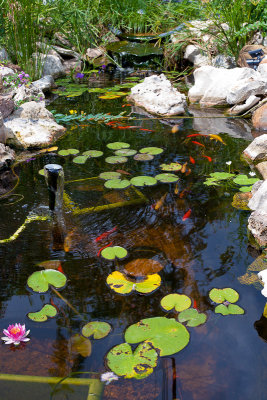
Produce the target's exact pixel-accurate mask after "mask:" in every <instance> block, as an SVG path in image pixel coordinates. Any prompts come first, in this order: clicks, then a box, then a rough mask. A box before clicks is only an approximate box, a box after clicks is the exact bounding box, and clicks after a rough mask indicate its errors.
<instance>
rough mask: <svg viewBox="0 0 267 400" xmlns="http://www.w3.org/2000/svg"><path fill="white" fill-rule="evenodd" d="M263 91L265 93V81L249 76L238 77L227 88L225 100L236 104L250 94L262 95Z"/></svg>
mask: <svg viewBox="0 0 267 400" xmlns="http://www.w3.org/2000/svg"><path fill="white" fill-rule="evenodd" d="M265 93H267V81H266V82H265V81H263V80H260V79H259V80H254V79H251V78H247V79H240V80H238V81H237V82H236V84H234V85H232V86H231V88H229V90H228V94H227V96H226V102H227V103H228V104H238V103H241V102H243V101H245V100H246V99H247V98H248V97H250V96H251V95H255V96H256V95H264V94H265Z"/></svg>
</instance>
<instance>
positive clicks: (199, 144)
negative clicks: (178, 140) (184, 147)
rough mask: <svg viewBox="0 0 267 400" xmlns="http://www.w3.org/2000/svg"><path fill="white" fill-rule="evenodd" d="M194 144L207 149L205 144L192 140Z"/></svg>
mask: <svg viewBox="0 0 267 400" xmlns="http://www.w3.org/2000/svg"><path fill="white" fill-rule="evenodd" d="M192 143H195V144H197V145H198V146H202V147H205V146H204V144H202V143H199V142H196V141H195V140H192Z"/></svg>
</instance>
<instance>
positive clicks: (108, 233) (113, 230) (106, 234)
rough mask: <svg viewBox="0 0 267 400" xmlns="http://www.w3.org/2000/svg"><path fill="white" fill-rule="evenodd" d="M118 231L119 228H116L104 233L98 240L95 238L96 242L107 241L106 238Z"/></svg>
mask: <svg viewBox="0 0 267 400" xmlns="http://www.w3.org/2000/svg"><path fill="white" fill-rule="evenodd" d="M116 230H117V226H115V227H114V228H113V229H111V230H110V231H107V232H104V233H102V234H101V235H100V236H98V237H97V238H95V240H94V241H95V242H99V241H100V240H102V239H105V238H106V237H108V236H109V235H110V234H111V233H113V232H115V231H116Z"/></svg>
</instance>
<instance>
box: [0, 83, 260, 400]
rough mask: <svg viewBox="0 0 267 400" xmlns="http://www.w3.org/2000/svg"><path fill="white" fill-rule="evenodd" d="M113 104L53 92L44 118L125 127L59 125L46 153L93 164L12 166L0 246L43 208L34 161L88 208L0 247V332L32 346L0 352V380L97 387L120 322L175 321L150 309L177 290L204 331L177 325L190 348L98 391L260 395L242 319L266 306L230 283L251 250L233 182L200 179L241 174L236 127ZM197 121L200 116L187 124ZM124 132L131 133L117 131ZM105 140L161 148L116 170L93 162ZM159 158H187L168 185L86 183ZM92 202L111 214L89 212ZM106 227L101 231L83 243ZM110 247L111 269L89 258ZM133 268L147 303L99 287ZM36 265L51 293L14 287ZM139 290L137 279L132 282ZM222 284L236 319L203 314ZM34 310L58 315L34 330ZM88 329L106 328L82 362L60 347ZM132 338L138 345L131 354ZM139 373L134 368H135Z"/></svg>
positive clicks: (45, 158) (155, 167) (255, 340)
mask: <svg viewBox="0 0 267 400" xmlns="http://www.w3.org/2000/svg"><path fill="white" fill-rule="evenodd" d="M115 83H116V84H118V83H120V82H119V81H115ZM91 85H94V86H95V87H97V86H101V85H102V86H112V85H114V81H113V80H109V78H108V76H103V77H102V79H101V81H100V82H94V83H91ZM125 104H127V100H125V98H124V97H119V98H115V99H100V98H99V94H98V93H88V92H85V93H84V94H83V95H81V96H79V97H64V96H60V97H58V98H57V99H56V100H55V101H54V102H53V103H52V104H51V105H50V109H54V110H56V111H57V112H60V113H65V114H68V113H69V110H76V111H77V112H78V113H80V112H81V111H83V112H86V113H92V114H95V113H99V112H102V113H111V114H112V115H117V114H119V113H120V112H122V111H126V115H127V114H129V112H130V111H132V112H133V113H132V114H131V116H135V117H136V119H135V120H131V121H128V120H125V121H123V122H119V123H118V124H119V127H112V125H106V124H100V123H95V122H93V121H92V122H90V123H82V124H81V125H75V124H72V125H68V129H67V133H66V135H65V136H64V137H63V138H61V139H60V140H58V142H57V143H56V145H57V146H58V147H59V149H68V148H76V149H78V150H79V151H80V152H81V153H82V152H84V151H86V150H90V149H94V150H101V151H102V152H103V153H104V155H103V156H102V157H99V158H93V159H88V160H87V161H86V163H85V164H82V165H79V164H75V163H73V161H72V160H73V156H67V157H60V156H59V155H57V152H52V153H45V154H44V155H41V156H37V157H33V158H34V159H30V160H28V162H24V163H20V164H18V166H17V167H16V169H15V171H16V174H17V175H18V176H19V184H18V186H17V188H16V190H15V191H14V193H15V194H17V195H20V196H11V197H10V199H9V200H8V199H2V200H1V207H0V232H1V234H0V239H4V238H8V237H9V236H11V235H12V234H13V233H14V232H15V231H16V230H17V229H18V228H19V226H20V225H21V224H23V222H24V220H25V218H26V217H27V216H28V215H29V213H31V212H36V210H46V211H47V209H48V190H47V187H46V184H45V180H44V178H43V176H41V175H39V174H38V171H39V170H40V169H42V168H43V167H44V165H46V164H50V163H58V164H60V165H62V167H63V169H64V173H65V181H66V183H65V192H66V194H67V195H68V199H70V200H71V201H72V202H74V203H75V207H76V210H77V209H79V210H84V209H88V208H90V209H91V210H90V211H91V212H86V211H85V212H80V213H79V212H77V213H73V212H72V211H73V209H71V208H67V207H66V205H65V206H63V213H62V216H60V217H58V223H57V222H56V221H55V220H56V219H57V218H55V220H54V222H53V221H39V222H32V223H30V224H28V225H27V227H26V229H25V230H24V231H23V232H21V234H20V235H19V236H18V238H17V239H16V240H14V241H11V242H9V243H4V244H0V261H1V262H0V287H1V291H0V318H1V324H0V326H1V331H2V330H3V329H4V328H6V327H7V326H8V325H9V324H12V323H15V322H20V323H25V324H26V327H27V329H30V330H31V332H30V337H31V340H30V341H29V342H27V343H25V344H24V345H20V346H18V347H14V346H11V345H4V344H2V345H1V346H0V371H1V373H2V374H19V375H34V376H52V377H64V376H66V375H68V374H70V373H71V372H85V371H90V372H94V373H93V374H90V375H88V376H89V377H92V378H99V373H104V372H106V371H109V370H110V369H109V368H108V366H107V360H106V355H107V354H108V353H109V352H110V350H111V349H112V348H113V347H114V346H116V345H120V344H122V343H124V342H125V339H124V333H125V330H126V329H127V328H128V327H129V326H130V325H132V324H136V323H137V322H139V321H140V320H142V319H146V318H153V317H166V318H177V312H174V311H173V310H172V311H169V312H168V311H166V310H164V309H163V308H162V307H161V304H160V302H161V299H162V298H163V297H164V296H166V295H168V294H171V293H179V294H184V295H187V296H189V298H190V299H191V302H192V306H194V308H195V309H196V310H197V311H198V312H199V313H205V314H206V316H207V320H206V322H205V323H204V324H202V325H200V326H197V327H188V326H187V327H186V330H187V331H188V332H189V334H190V339H189V343H188V344H187V345H186V346H184V348H183V349H182V350H181V351H179V352H175V353H174V354H170V355H167V356H163V357H160V356H159V357H158V359H157V365H156V366H155V367H154V369H153V371H151V372H152V373H151V374H149V375H148V376H147V377H146V378H144V379H135V378H133V379H124V378H120V379H119V380H118V381H115V382H112V383H111V384H109V385H107V386H105V388H104V393H103V398H104V399H121V398H123V399H124V400H128V399H139V400H141V399H142V400H145V399H149V400H152V399H155V400H156V399H157V400H159V399H162V400H167V399H173V400H174V399H179V400H202V399H203V400H208V399H211V400H214V399H216V400H224V399H235V400H238V399H240V400H241V399H242V400H246V399H251V398H255V399H264V398H265V397H266V395H265V391H266V390H267V380H266V369H265V368H266V364H267V356H266V355H265V350H266V343H265V341H264V340H263V338H262V337H259V335H258V332H257V330H256V329H255V326H254V324H255V322H256V321H258V320H259V319H260V318H261V315H262V312H263V309H264V305H265V299H264V297H263V296H262V295H261V294H260V291H259V290H257V289H256V288H255V287H254V286H253V285H243V284H241V282H240V281H239V280H238V278H239V277H240V276H242V275H244V274H245V273H246V270H247V267H248V266H249V265H250V264H251V263H252V262H253V261H254V259H255V258H256V257H257V255H258V254H256V253H255V251H253V249H252V248H251V247H250V246H249V241H248V237H247V219H248V216H249V211H246V210H239V209H236V208H234V207H233V206H232V199H233V195H234V194H235V193H236V192H238V186H237V185H233V184H230V183H229V182H225V183H223V184H219V185H218V186H207V185H204V184H203V182H204V181H205V179H206V178H207V176H208V175H209V174H210V173H212V172H217V171H221V172H228V171H229V168H230V169H231V172H233V173H236V174H237V173H243V174H248V172H249V171H250V170H249V168H248V166H247V165H246V164H245V163H243V162H242V161H240V155H241V153H242V151H243V150H244V148H245V147H246V146H247V145H248V143H249V141H248V140H251V137H250V136H249V135H250V134H249V133H248V132H249V128H248V124H247V123H246V121H242V120H240V119H237V120H234V119H226V118H221V119H215V118H213V115H212V114H211V115H207V114H203V113H202V114H201V113H200V110H198V109H195V110H192V114H193V113H195V115H196V118H195V119H194V118H185V119H183V118H177V119H176V120H175V119H173V120H170V119H165V120H163V119H162V120H160V119H156V118H154V119H153V118H152V119H151V118H148V117H147V116H146V115H145V113H144V112H143V111H142V110H138V109H136V108H134V107H132V108H131V107H130V106H127V105H126V106H125V107H122V105H123V106H124V105H125ZM216 112H217V114H218V111H216ZM192 114H191V115H192ZM199 115H201V116H203V115H204V116H205V117H208V118H206V119H200V118H197V116H199ZM220 115H221V116H222V114H220ZM174 124H176V125H178V126H179V129H178V132H176V133H172V126H173V125H174ZM123 125H126V126H137V127H139V128H131V129H129V128H126V129H123V128H121V126H123ZM140 127H141V129H144V130H141V129H140ZM199 132H200V133H202V134H203V133H206V134H213V133H216V134H218V133H220V137H221V139H222V140H223V142H224V143H222V142H221V141H219V140H216V139H214V140H210V138H208V137H204V136H202V137H201V136H196V137H188V135H192V134H196V133H199ZM193 139H195V140H193ZM118 141H119V142H126V143H128V144H129V145H130V148H131V149H135V150H139V149H141V148H143V147H147V146H149V147H150V146H155V147H159V148H162V149H163V150H164V151H163V152H162V153H161V154H159V155H155V156H154V159H153V160H150V161H136V160H134V159H133V157H132V156H131V157H129V158H128V161H127V162H126V163H123V164H118V165H112V164H108V163H107V162H106V161H105V158H106V157H108V156H112V155H113V154H114V151H113V150H111V149H109V148H107V144H109V143H112V142H118ZM193 142H199V143H201V144H203V145H204V146H205V147H203V146H200V145H199V144H196V143H193ZM204 156H207V157H210V159H208V158H207V157H204ZM190 157H191V159H190ZM228 161H232V164H231V166H230V167H229V166H228V165H226V162H228ZM171 162H178V163H180V164H181V165H183V164H185V163H186V162H187V165H186V166H185V167H184V172H181V170H180V171H178V172H177V176H178V177H179V181H178V183H171V184H168V183H158V184H157V185H155V186H151V187H145V188H142V187H137V188H136V189H134V188H132V187H131V188H130V189H125V190H113V189H106V188H105V187H104V185H103V183H104V181H103V180H100V179H99V178H96V179H88V178H95V177H98V175H99V174H100V173H102V172H106V171H116V170H118V169H119V170H123V171H124V173H122V174H123V175H122V176H123V177H124V178H126V179H131V178H133V177H135V176H139V175H148V176H155V175H157V174H160V173H162V172H164V171H162V170H161V167H160V165H161V164H163V163H165V164H168V163H171ZM125 172H127V173H128V174H130V175H128V174H127V175H126V174H125ZM74 181H75V182H74ZM18 200H19V201H18ZM114 204H115V205H114ZM105 205H106V206H108V205H114V206H113V207H102V208H101V206H105ZM98 207H100V210H99V208H98ZM92 208H93V210H92ZM189 210H191V214H190V212H188V211H189ZM109 231H112V232H110V233H109V234H108V235H106V237H103V236H102V238H100V240H97V241H96V238H98V237H99V236H100V235H102V234H103V233H105V232H109ZM104 236H105V235H104ZM110 243H112V245H113V246H122V247H124V248H125V249H127V251H128V255H127V257H126V258H124V259H122V260H120V259H118V260H117V261H116V262H113V261H109V260H106V259H104V258H103V257H101V255H100V254H99V251H100V250H101V248H103V247H105V246H107V245H109V244H110ZM135 259H139V262H138V263H137V267H136V265H135V266H134V267H133V269H134V273H135V275H140V271H141V272H142V271H143V273H146V274H147V273H150V274H151V273H158V275H159V276H160V279H161V284H160V286H159V287H158V288H156V290H154V291H152V292H151V293H147V294H142V293H139V292H138V290H137V289H138V286H136V287H133V288H132V289H133V290H132V291H131V292H130V293H129V294H127V295H122V294H120V293H116V291H115V290H113V289H112V288H111V287H110V286H109V285H108V284H107V282H106V279H107V277H108V275H110V274H112V273H113V272H114V271H115V270H116V271H121V272H123V273H125V271H127V268H128V272H129V270H130V269H131V268H130V266H129V265H128V264H129V263H130V262H132V261H133V260H135ZM140 259H141V261H140ZM144 259H145V260H144ZM48 260H60V263H61V268H62V270H61V271H63V272H64V274H65V275H66V276H67V284H66V286H65V287H64V288H63V289H62V290H59V291H58V292H55V291H53V290H49V291H48V292H46V293H44V294H39V293H36V292H34V291H32V290H30V289H29V288H28V287H27V279H28V277H29V276H30V275H31V274H32V273H33V272H35V271H38V270H39V271H40V270H41V269H42V268H40V266H37V264H38V263H41V262H44V261H48ZM142 260H143V261H142ZM147 260H154V264H153V263H152V264H153V268H156V269H153V268H152V270H150V269H149V268H148V266H147V265H149V264H148V262H147ZM156 261H157V262H158V263H160V264H161V265H160V267H159V264H158V263H156ZM149 262H150V264H151V261H149ZM131 265H133V264H131ZM150 268H151V267H150ZM160 268H162V269H161V270H159V269H160ZM144 271H145V272H144ZM128 278H129V277H128ZM130 281H131V280H130ZM138 282H140V277H139V278H137V280H136V285H137V284H138ZM118 287H119V286H118ZM227 287H228V288H233V289H235V290H236V291H237V292H238V293H239V299H238V301H237V303H236V304H238V305H239V306H240V307H242V308H243V309H244V310H245V313H244V314H243V315H226V316H223V315H221V314H216V313H215V312H214V309H215V306H216V305H215V304H214V303H213V302H212V301H211V299H210V298H209V291H210V290H211V289H213V288H227ZM115 288H116V286H115ZM58 294H59V295H58ZM62 296H63V299H62ZM64 299H65V301H64ZM46 303H50V304H51V303H52V304H54V305H55V306H56V308H57V309H58V315H57V316H56V317H55V318H51V319H48V321H46V322H42V323H40V322H33V321H31V320H30V319H29V318H28V317H27V314H28V313H29V312H34V311H38V310H40V309H41V308H42V306H43V305H44V304H46ZM90 321H104V322H107V323H109V324H110V325H111V327H112V330H111V332H110V333H109V334H108V335H107V336H106V337H104V338H102V339H99V340H96V339H91V344H92V352H91V355H90V356H89V357H82V356H81V355H79V354H77V353H75V352H74V351H72V349H71V345H70V338H71V337H72V336H73V335H75V334H81V329H82V327H83V326H84V325H85V323H87V322H90ZM183 325H184V326H186V323H183ZM263 330H264V328H263ZM167 331H168V332H167ZM167 331H166V332H165V333H164V335H165V337H166V340H167V342H172V338H171V337H170V339H169V337H168V335H169V334H171V329H169V330H167ZM263 336H264V334H263ZM143 340H144V339H140V340H137V341H136V344H134V345H132V349H135V347H136V346H137V343H140V342H142V341H143ZM177 340H178V339H177ZM119 364H120V362H119ZM142 367H143V368H144V370H145V371H146V370H147V365H142ZM134 368H135V366H134V364H133V370H134ZM138 368H140V365H139V366H138ZM88 376H87V377H88ZM80 377H81V378H83V375H81V376H80ZM15 386H16V385H15ZM15 386H14V384H13V383H10V384H7V383H6V382H5V381H1V380H0V393H2V395H1V396H0V397H1V398H3V399H5V400H9V399H10V400H11V398H13V396H14V393H13V392H12V390H13V391H14V390H15V389H14V388H15ZM51 388H52V386H51V387H50V389H51ZM11 389H12V390H11ZM29 390H30V392H29V391H26V390H23V389H21V388H19V387H18V388H17V389H16V390H15V394H16V395H17V396H18V395H19V396H20V399H24V398H25V399H33V398H37V397H36V396H35V395H33V393H34V391H33V388H32V387H31V389H29ZM78 390H80V389H79V388H78V389H77V388H72V389H70V388H69V390H67V389H66V388H65V389H64V390H63V391H61V392H59V393H58V394H57V395H55V396H54V398H55V399H61V398H62V399H76V398H79V399H83V398H84V399H86V398H87V397H86V396H87V394H86V393H84V394H81V393H80V392H79V391H78ZM11 392H12V394H11ZM85 392H86V391H85ZM26 393H27V394H26ZM29 393H31V394H29ZM44 393H45V391H43V389H42V388H41V386H40V387H38V399H42V398H49V397H47V396H48V395H47V394H46V395H45V394H44ZM78 393H80V394H78ZM2 396H4V397H2ZM42 396H43V397H42ZM88 398H90V397H88Z"/></svg>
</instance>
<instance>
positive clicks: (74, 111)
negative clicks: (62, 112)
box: [69, 110, 77, 114]
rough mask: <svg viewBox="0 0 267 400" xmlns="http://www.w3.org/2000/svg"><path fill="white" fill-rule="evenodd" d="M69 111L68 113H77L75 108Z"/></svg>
mask: <svg viewBox="0 0 267 400" xmlns="http://www.w3.org/2000/svg"><path fill="white" fill-rule="evenodd" d="M69 113H70V114H77V111H76V110H70V111H69Z"/></svg>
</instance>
